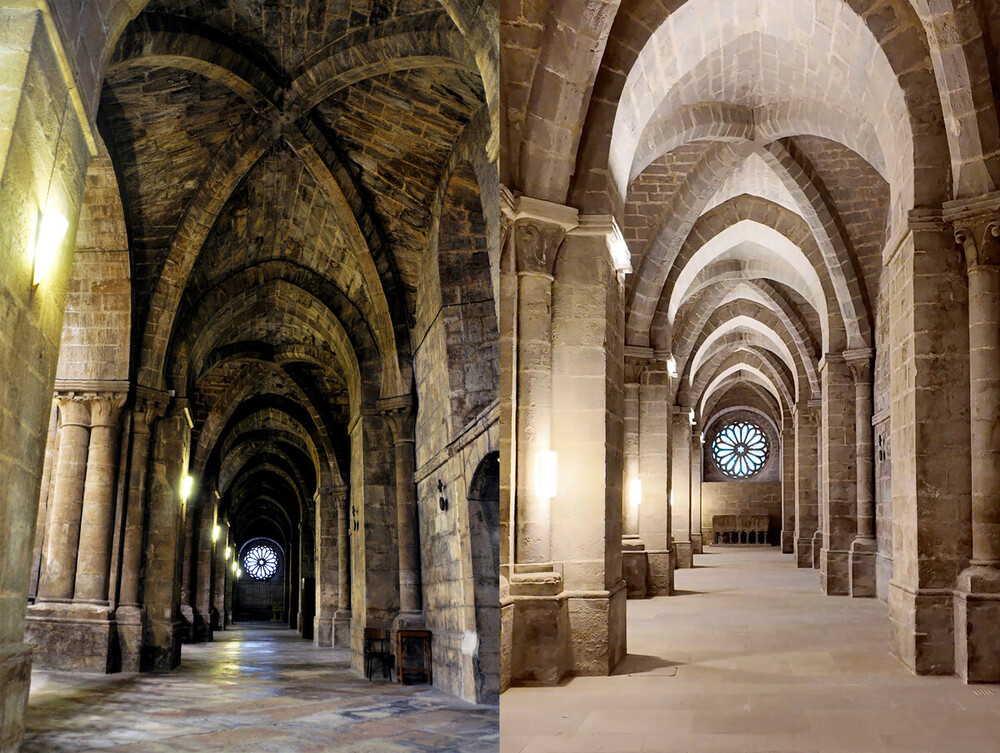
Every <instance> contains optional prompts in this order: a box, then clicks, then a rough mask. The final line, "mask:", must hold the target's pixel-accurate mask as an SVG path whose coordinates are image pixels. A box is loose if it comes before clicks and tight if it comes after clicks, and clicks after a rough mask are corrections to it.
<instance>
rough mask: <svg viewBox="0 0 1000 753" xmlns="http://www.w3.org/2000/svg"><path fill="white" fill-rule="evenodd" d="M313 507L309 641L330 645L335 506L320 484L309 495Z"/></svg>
mask: <svg viewBox="0 0 1000 753" xmlns="http://www.w3.org/2000/svg"><path fill="white" fill-rule="evenodd" d="M313 504H314V505H315V507H316V525H315V529H314V531H315V532H314V535H315V539H316V540H315V544H314V550H315V556H316V615H315V617H313V643H315V644H316V645H317V646H320V647H321V648H328V647H330V646H332V645H333V619H334V615H335V614H336V611H337V587H338V585H339V574H338V572H337V507H336V504H335V502H334V499H333V492H332V490H331V489H330V487H328V486H321V487H320V488H318V489H317V490H316V493H315V494H314V495H313Z"/></svg>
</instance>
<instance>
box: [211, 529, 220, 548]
mask: <svg viewBox="0 0 1000 753" xmlns="http://www.w3.org/2000/svg"><path fill="white" fill-rule="evenodd" d="M220 533H222V529H221V528H219V527H218V526H212V543H213V544H214V543H215V542H216V541H218V540H219V534H220Z"/></svg>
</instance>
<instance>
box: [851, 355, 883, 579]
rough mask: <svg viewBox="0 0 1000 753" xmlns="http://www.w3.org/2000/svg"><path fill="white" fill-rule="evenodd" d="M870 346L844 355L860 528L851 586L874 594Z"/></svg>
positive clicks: (853, 544) (853, 549)
mask: <svg viewBox="0 0 1000 753" xmlns="http://www.w3.org/2000/svg"><path fill="white" fill-rule="evenodd" d="M874 355H875V354H874V352H873V351H871V350H869V349H864V350H854V351H847V352H845V353H844V357H845V358H846V359H847V365H848V367H849V368H850V369H851V376H852V377H854V438H855V452H854V456H855V463H856V470H855V478H856V480H857V492H856V498H857V529H856V536H855V538H854V540H853V541H852V542H851V547H850V555H849V560H850V565H849V573H848V577H849V588H848V591H849V593H850V594H851V596H855V597H874V596H875V555H876V553H877V551H878V543H877V542H876V541H875V453H874V445H873V441H872V410H873V401H874V384H873V382H872V359H873V357H874Z"/></svg>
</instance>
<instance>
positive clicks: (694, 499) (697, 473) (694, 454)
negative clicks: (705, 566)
mask: <svg viewBox="0 0 1000 753" xmlns="http://www.w3.org/2000/svg"><path fill="white" fill-rule="evenodd" d="M701 461H702V448H701V424H700V423H698V424H695V425H694V426H692V427H691V552H692V554H701V553H702V552H703V551H704V546H703V542H702V533H701V529H702V520H701V477H702V474H701Z"/></svg>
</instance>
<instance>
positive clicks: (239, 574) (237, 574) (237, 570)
mask: <svg viewBox="0 0 1000 753" xmlns="http://www.w3.org/2000/svg"><path fill="white" fill-rule="evenodd" d="M241 575H243V568H242V567H238V568H236V577H237V578H239V577H240V576H241Z"/></svg>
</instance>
